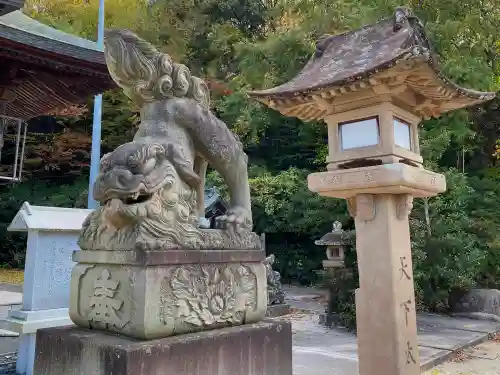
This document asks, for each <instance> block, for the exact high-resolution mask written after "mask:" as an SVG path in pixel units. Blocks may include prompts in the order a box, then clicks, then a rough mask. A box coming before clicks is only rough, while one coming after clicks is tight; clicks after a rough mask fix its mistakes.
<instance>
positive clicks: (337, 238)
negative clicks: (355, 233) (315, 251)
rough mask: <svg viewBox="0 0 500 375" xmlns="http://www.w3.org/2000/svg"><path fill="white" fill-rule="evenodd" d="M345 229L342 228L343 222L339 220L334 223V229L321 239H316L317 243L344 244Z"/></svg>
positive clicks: (327, 244)
mask: <svg viewBox="0 0 500 375" xmlns="http://www.w3.org/2000/svg"><path fill="white" fill-rule="evenodd" d="M343 235H344V231H343V230H342V224H341V223H340V222H339V221H336V222H334V223H333V229H332V231H331V232H328V233H327V234H325V235H324V236H323V237H321V238H320V239H319V240H316V241H314V244H315V245H319V246H335V245H336V246H342V245H344V241H343Z"/></svg>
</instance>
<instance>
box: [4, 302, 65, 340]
mask: <svg viewBox="0 0 500 375" xmlns="http://www.w3.org/2000/svg"><path fill="white" fill-rule="evenodd" d="M68 311H69V309H64V308H63V309H50V310H36V311H26V310H11V311H9V316H8V318H7V322H8V323H9V328H10V329H11V330H12V331H14V332H17V333H20V334H29V333H35V332H36V331H37V330H38V329H40V328H52V327H63V326H70V325H73V322H72V321H71V319H70V318H69V312H68Z"/></svg>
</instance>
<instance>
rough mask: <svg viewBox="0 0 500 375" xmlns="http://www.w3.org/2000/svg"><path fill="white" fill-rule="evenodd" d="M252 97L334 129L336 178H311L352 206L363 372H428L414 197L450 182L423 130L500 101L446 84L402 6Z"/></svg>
mask: <svg viewBox="0 0 500 375" xmlns="http://www.w3.org/2000/svg"><path fill="white" fill-rule="evenodd" d="M250 96H251V97H253V98H255V99H256V100H259V101H260V102H262V103H264V104H266V105H268V106H269V107H271V108H274V109H276V110H277V111H279V112H281V113H282V114H285V115H288V116H295V117H298V118H301V119H303V120H305V121H311V120H323V121H324V122H325V123H326V124H327V126H328V149H329V155H328V157H327V171H326V172H321V173H313V174H311V175H309V177H308V185H309V189H310V190H312V191H314V192H317V193H319V194H321V195H323V196H328V197H333V198H344V199H346V200H347V202H348V208H349V213H350V214H351V215H352V216H353V217H354V218H355V225H356V252H357V259H358V271H359V289H357V291H356V318H357V319H356V321H357V334H358V354H359V373H360V374H361V375H417V374H420V360H419V351H418V342H417V327H416V314H415V299H414V298H415V297H414V286H413V272H412V261H411V260H412V258H411V248H410V231H409V221H408V215H409V213H410V211H411V209H412V206H413V198H414V197H431V196H434V195H436V194H439V193H441V192H444V191H445V190H446V181H445V178H444V176H443V175H440V174H437V173H433V172H431V171H428V170H425V169H424V168H423V166H422V162H423V160H422V157H421V155H420V148H419V141H418V129H417V125H418V124H419V123H420V122H421V121H422V120H424V119H428V118H431V117H438V116H440V115H441V114H443V113H445V112H449V111H452V110H455V109H459V108H465V107H468V106H472V105H477V104H480V103H482V102H484V101H487V100H491V99H493V98H494V97H495V94H494V93H484V92H478V91H474V90H470V89H466V88H462V87H459V86H457V85H456V84H454V83H453V82H451V81H450V80H449V79H448V78H446V77H445V76H444V75H443V74H442V73H441V71H440V69H439V66H438V63H437V59H436V56H435V54H434V53H433V51H432V48H431V46H430V44H429V41H428V39H427V37H426V35H425V31H424V28H423V25H422V23H421V22H420V20H419V19H417V18H416V17H415V16H413V15H412V13H411V11H410V10H409V9H407V8H397V9H396V11H395V13H394V15H393V16H392V17H390V18H387V19H384V20H381V21H379V22H378V23H376V24H373V25H369V26H365V27H363V28H361V29H359V30H354V31H350V32H347V33H345V34H342V35H337V36H326V37H324V38H322V39H321V40H319V41H318V43H317V45H316V51H315V53H314V55H313V56H312V57H311V59H310V61H309V62H308V63H307V65H306V66H305V67H304V69H303V70H302V71H301V72H299V74H298V75H297V76H296V77H295V78H293V79H292V80H291V81H289V82H287V83H284V84H283V85H281V86H278V87H275V88H271V89H268V90H263V91H254V92H251V93H250ZM381 343H382V344H381Z"/></svg>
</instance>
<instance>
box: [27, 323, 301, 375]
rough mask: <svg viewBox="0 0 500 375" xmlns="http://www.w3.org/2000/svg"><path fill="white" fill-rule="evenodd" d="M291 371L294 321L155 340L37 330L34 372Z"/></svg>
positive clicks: (224, 374)
mask: <svg viewBox="0 0 500 375" xmlns="http://www.w3.org/2000/svg"><path fill="white" fill-rule="evenodd" d="M82 374H92V375H115V374H116V375H153V374H162V375H209V374H210V375H213V374H217V375H292V333H291V326H290V323H289V322H278V321H274V322H260V323H255V324H248V325H244V326H240V327H231V328H223V329H219V330H213V331H206V332H201V333H196V334H186V335H181V336H176V337H169V338H164V339H160V340H153V341H137V340H134V339H130V338H126V337H123V336H121V335H120V336H118V335H113V334H110V333H105V332H98V331H91V330H86V329H82V328H76V327H73V328H52V329H44V330H40V331H39V332H38V335H37V353H36V361H35V375H82Z"/></svg>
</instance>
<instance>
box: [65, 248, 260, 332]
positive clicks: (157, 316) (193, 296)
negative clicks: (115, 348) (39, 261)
mask: <svg viewBox="0 0 500 375" xmlns="http://www.w3.org/2000/svg"><path fill="white" fill-rule="evenodd" d="M264 258H265V255H264V252H263V251H262V250H163V251H143V250H133V251H76V252H75V254H74V256H73V259H74V261H75V262H77V265H76V266H75V268H74V269H73V273H72V276H71V303H70V317H71V319H72V320H73V322H75V323H76V324H77V325H78V326H80V327H84V328H87V327H88V328H94V329H97V330H105V331H110V332H116V333H121V334H123V335H125V336H129V337H133V338H137V339H144V340H150V339H155V338H163V337H167V336H172V335H178V334H183V333H192V332H198V331H203V330H208V329H214V328H222V327H227V326H234V325H241V324H248V323H254V322H258V321H259V320H261V319H262V318H264V317H265V314H266V309H267V289H266V270H265V266H264V264H263V263H262V261H263V260H264Z"/></svg>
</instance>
